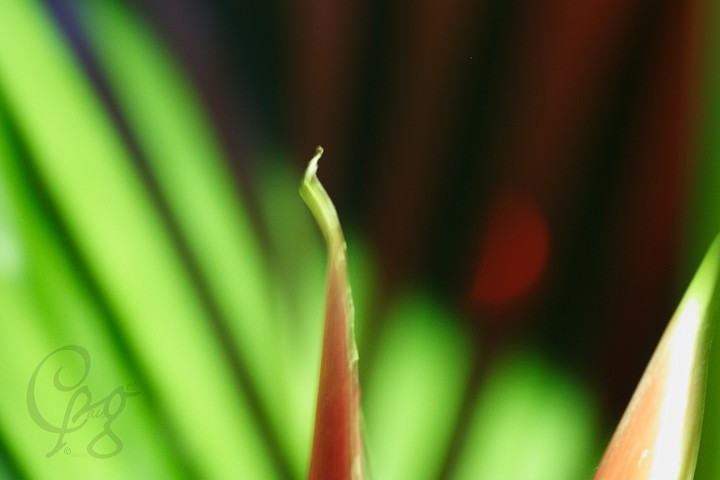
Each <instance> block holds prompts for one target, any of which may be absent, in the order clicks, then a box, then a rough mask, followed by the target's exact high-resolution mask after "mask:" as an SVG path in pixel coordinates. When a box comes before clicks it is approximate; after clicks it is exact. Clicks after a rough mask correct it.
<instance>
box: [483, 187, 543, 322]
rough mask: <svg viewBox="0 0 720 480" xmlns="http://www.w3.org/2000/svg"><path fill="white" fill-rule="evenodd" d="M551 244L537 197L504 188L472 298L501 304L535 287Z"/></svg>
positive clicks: (486, 303)
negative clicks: (533, 197) (537, 203)
mask: <svg viewBox="0 0 720 480" xmlns="http://www.w3.org/2000/svg"><path fill="white" fill-rule="evenodd" d="M549 244H550V238H549V234H548V229H547V224H546V221H545V217H544V216H543V214H542V212H540V210H538V208H537V205H536V204H535V202H534V200H533V199H532V198H530V197H529V196H527V195H526V194H525V193H524V192H522V191H519V190H513V189H509V188H508V189H505V190H502V191H501V192H500V193H499V194H498V195H497V196H496V198H495V201H494V203H493V206H492V211H491V214H490V222H489V228H488V233H487V234H486V235H485V240H484V244H483V246H482V248H481V250H480V252H481V254H480V261H479V263H478V267H477V271H476V275H475V280H474V282H473V286H472V290H471V294H470V295H471V301H472V302H473V303H474V304H475V305H476V306H480V307H501V306H503V305H506V304H508V303H509V302H512V301H513V300H516V299H518V298H519V297H521V296H522V295H523V294H525V293H526V292H527V291H529V290H530V289H532V287H533V286H534V285H535V283H536V282H537V280H538V278H539V277H540V275H541V273H542V272H543V269H544V267H545V263H546V262H547V258H548V250H549ZM489 318H491V319H492V318H496V317H494V316H490V317H489Z"/></svg>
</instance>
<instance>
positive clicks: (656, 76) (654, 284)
mask: <svg viewBox="0 0 720 480" xmlns="http://www.w3.org/2000/svg"><path fill="white" fill-rule="evenodd" d="M700 7H702V2H699V1H688V2H677V3H676V2H669V3H668V8H667V12H666V13H665V18H664V21H665V24H664V26H665V28H664V33H663V35H662V37H661V38H662V41H661V42H660V43H659V44H658V45H657V47H656V53H657V57H656V58H655V59H654V60H653V68H652V70H651V74H650V75H649V78H652V79H653V80H654V81H653V82H649V83H648V88H647V89H646V90H645V94H646V95H645V99H644V109H643V110H642V112H643V114H642V115H639V117H638V118H641V119H643V122H641V123H640V124H639V125H638V133H637V137H636V139H635V144H634V148H633V153H634V154H633V155H631V156H632V157H633V158H636V159H637V163H636V167H637V168H635V169H634V170H633V171H632V173H631V176H630V177H629V178H628V179H627V181H626V182H625V183H624V188H625V190H624V191H623V192H622V193H621V195H620V199H621V200H620V205H619V208H618V214H619V217H620V222H619V227H618V229H617V238H616V239H615V244H616V245H617V247H616V248H617V250H618V255H617V258H616V260H615V262H614V268H613V269H612V271H613V273H614V276H613V278H611V282H610V285H612V286H613V291H614V294H611V298H614V299H616V303H615V304H614V305H612V306H611V311H610V318H612V323H611V325H610V326H609V331H608V339H607V343H611V344H612V353H611V354H610V355H608V356H607V358H606V360H607V362H606V364H605V366H606V368H607V372H606V375H607V377H608V378H609V379H611V381H612V382H613V383H614V384H615V385H617V390H616V391H615V392H614V394H615V398H613V399H612V400H613V401H614V402H613V403H615V405H616V406H620V405H622V404H623V402H624V398H626V397H625V395H626V393H627V391H628V390H630V389H631V388H632V385H633V384H634V381H635V378H636V377H635V375H636V374H637V372H636V371H635V370H634V369H632V368H627V365H628V363H629V364H637V365H640V364H641V363H642V361H643V360H642V357H643V355H644V354H645V352H647V351H648V350H649V348H650V344H649V343H647V345H646V346H641V345H639V342H641V341H642V340H641V339H643V338H648V337H649V335H648V334H649V333H650V334H652V333H654V332H659V330H660V328H661V327H662V324H654V325H653V323H652V322H653V319H660V318H666V317H667V315H668V309H670V308H672V304H673V303H674V300H675V299H674V298H673V292H674V288H675V287H676V285H675V284H673V282H672V279H673V278H675V274H676V273H677V270H678V256H679V247H680V241H681V238H680V236H681V232H682V227H683V212H684V211H685V206H686V205H685V199H686V198H687V192H686V187H687V177H688V167H690V166H691V164H692V162H691V161H690V160H691V157H692V155H691V151H692V148H691V144H692V140H693V139H692V132H693V131H694V130H695V129H694V128H693V118H695V117H696V110H697V106H698V101H699V99H698V98H697V91H698V85H697V82H698V80H699V76H698V66H699V62H698V55H699V51H698V48H699V47H700V43H699V42H698V41H697V39H698V36H699V22H700V18H701V17H700V14H699V13H700V12H701V8H700ZM659 299H660V301H658V300H659ZM663 299H665V301H663ZM633 360H636V363H633Z"/></svg>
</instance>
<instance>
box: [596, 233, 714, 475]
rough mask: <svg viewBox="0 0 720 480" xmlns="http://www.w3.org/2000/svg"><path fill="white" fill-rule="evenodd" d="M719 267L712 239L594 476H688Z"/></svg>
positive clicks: (697, 432) (695, 446)
mask: <svg viewBox="0 0 720 480" xmlns="http://www.w3.org/2000/svg"><path fill="white" fill-rule="evenodd" d="M719 271H720V238H717V239H716V240H715V242H714V243H713V246H712V247H711V248H710V251H709V252H708V254H707V255H706V257H705V259H704V260H703V262H702V264H701V265H700V268H699V270H698V272H697V273H696V275H695V278H694V279H693V281H692V283H691V285H690V288H688V291H687V293H686V294H685V296H684V298H683V300H682V302H681V303H680V306H679V307H678V310H677V311H676V313H675V315H674V316H673V319H672V320H671V322H670V324H669V325H668V327H667V329H666V330H665V333H664V334H663V337H662V339H661V340H660V343H659V344H658V347H657V349H656V350H655V353H654V354H653V356H652V359H651V360H650V363H649V364H648V366H647V369H646V370H645V373H644V374H643V376H642V378H641V380H640V383H639V384H638V387H637V389H636V390H635V393H634V395H633V397H632V399H631V401H630V404H629V405H628V407H627V410H626V411H625V414H624V415H623V418H622V420H621V421H620V424H619V425H618V427H617V430H616V431H615V434H614V435H613V438H612V440H611V441H610V445H608V448H607V450H606V451H605V454H604V456H603V458H602V461H601V463H600V466H599V467H598V470H597V472H596V474H595V479H596V480H605V479H613V480H614V479H633V480H635V479H637V480H644V479H661V480H674V479H691V478H693V475H694V471H695V463H696V460H697V452H698V447H699V444H700V427H701V423H702V414H703V404H704V397H705V379H706V373H707V363H708V353H709V347H710V338H711V335H712V327H713V321H714V320H715V319H714V316H715V315H714V314H713V313H714V308H713V306H714V303H715V301H716V300H715V298H716V295H717V289H718V272H719Z"/></svg>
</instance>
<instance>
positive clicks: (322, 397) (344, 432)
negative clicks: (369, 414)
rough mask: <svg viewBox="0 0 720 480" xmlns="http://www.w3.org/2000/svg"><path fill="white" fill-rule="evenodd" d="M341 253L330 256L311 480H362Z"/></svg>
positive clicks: (348, 303)
mask: <svg viewBox="0 0 720 480" xmlns="http://www.w3.org/2000/svg"><path fill="white" fill-rule="evenodd" d="M339 248H340V247H338V246H337V245H335V246H333V247H331V252H330V265H329V268H328V289H327V298H326V306H325V327H324V333H323V350H322V360H321V366H320V383H319V387H318V401H317V409H316V416H315V433H314V436H313V448H312V458H311V460H310V473H309V475H308V478H310V480H350V479H352V480H360V479H362V442H361V431H360V422H359V420H360V419H359V416H360V414H359V411H360V410H359V409H360V385H359V381H358V373H357V368H356V365H357V363H356V359H353V358H352V356H351V351H350V348H351V347H350V345H351V342H352V340H351V338H352V337H351V333H350V331H349V328H350V322H351V321H352V318H349V316H350V315H352V314H351V312H352V306H351V300H350V298H349V292H350V290H349V287H348V278H347V267H346V264H345V254H344V252H339V251H338V249H339Z"/></svg>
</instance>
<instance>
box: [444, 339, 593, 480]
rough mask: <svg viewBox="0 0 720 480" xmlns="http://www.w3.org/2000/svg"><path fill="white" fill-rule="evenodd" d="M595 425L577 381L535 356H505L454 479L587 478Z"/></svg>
mask: <svg viewBox="0 0 720 480" xmlns="http://www.w3.org/2000/svg"><path fill="white" fill-rule="evenodd" d="M596 426H597V424H596V413H595V408H594V406H593V403H592V402H591V400H590V398H589V395H588V394H587V392H586V391H585V389H584V388H583V386H582V385H581V384H580V383H578V382H576V381H574V380H572V379H571V378H569V377H568V376H567V375H564V374H563V373H561V372H560V371H559V370H558V369H557V368H555V367H554V366H552V365H550V364H548V363H547V362H546V361H545V360H543V359H542V358H541V357H539V356H537V355H533V354H530V353H522V354H519V355H517V354H516V355H514V356H511V357H508V358H505V359H501V360H500V361H498V363H497V365H496V367H495V368H494V369H493V371H492V372H491V373H490V375H489V377H488V379H487V380H486V383H485V384H484V386H483V390H482V392H481V395H480V397H479V399H478V401H477V403H476V406H475V409H474V413H473V417H472V419H471V420H470V426H469V429H468V436H467V440H466V442H465V443H464V445H463V447H462V451H461V456H460V460H459V463H458V466H457V471H456V472H457V476H456V477H455V478H458V479H477V478H492V479H494V480H523V479H527V478H532V479H533V480H574V479H578V478H590V477H591V476H592V473H593V470H594V468H595V465H596V462H597V457H596V452H597V447H598V445H597V437H596V435H597V432H596Z"/></svg>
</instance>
